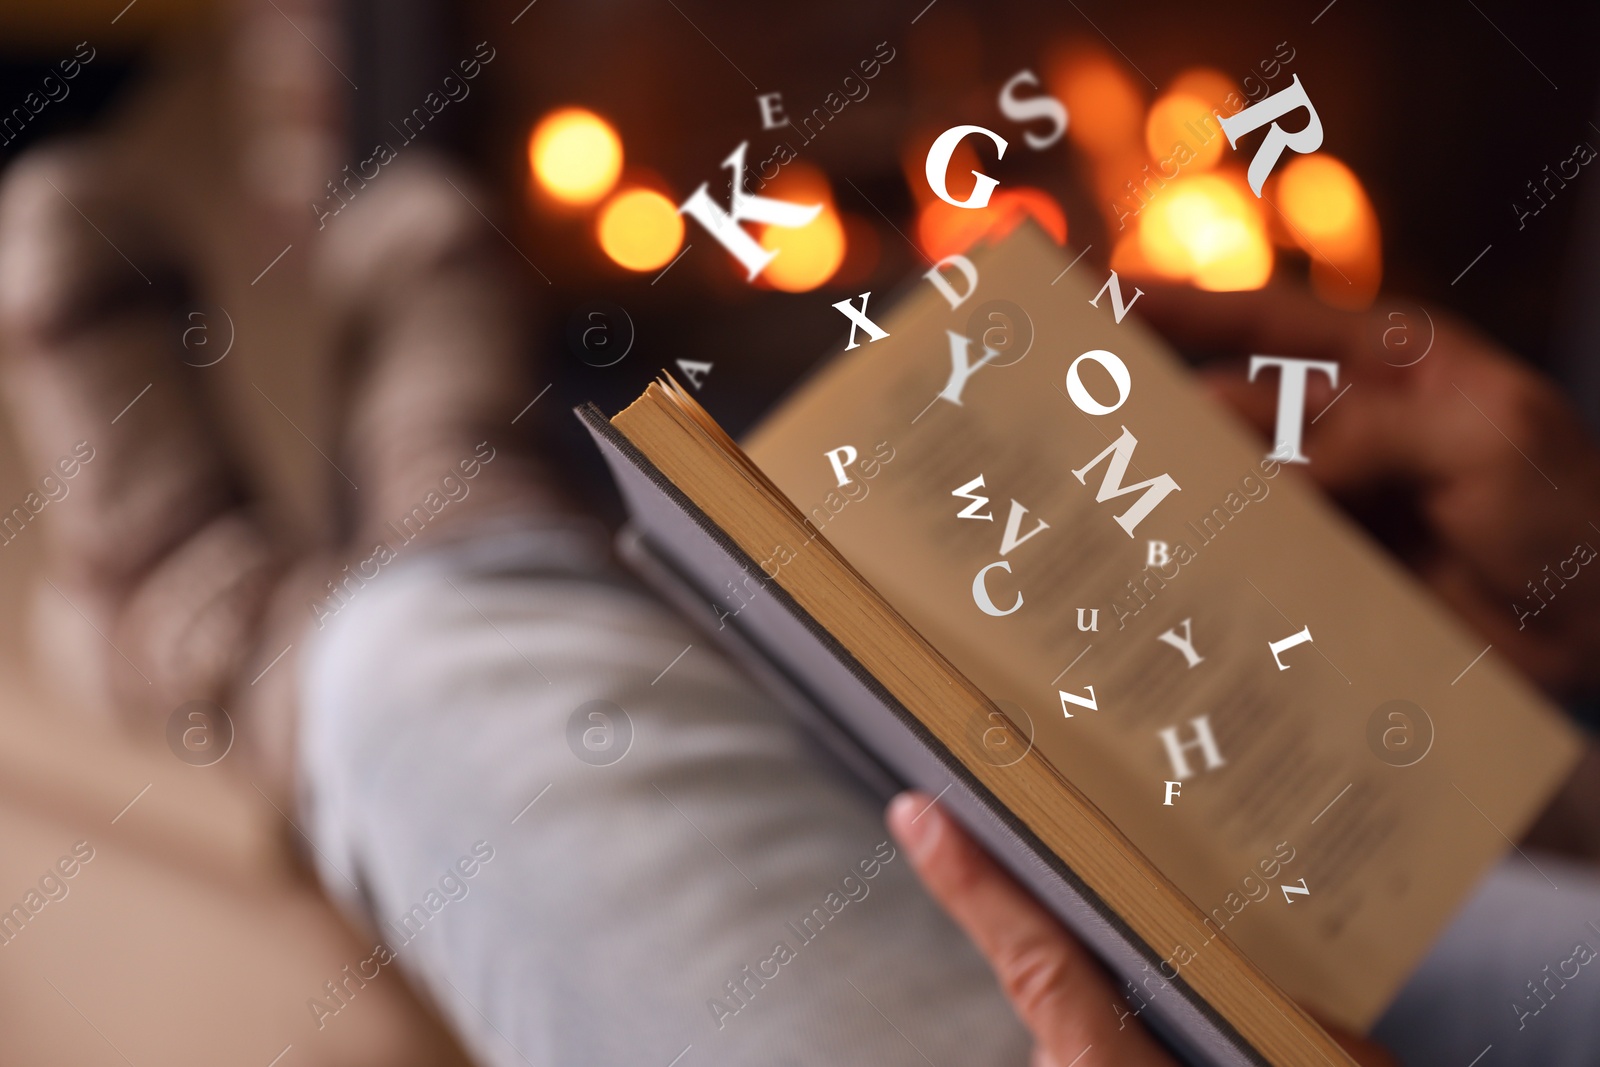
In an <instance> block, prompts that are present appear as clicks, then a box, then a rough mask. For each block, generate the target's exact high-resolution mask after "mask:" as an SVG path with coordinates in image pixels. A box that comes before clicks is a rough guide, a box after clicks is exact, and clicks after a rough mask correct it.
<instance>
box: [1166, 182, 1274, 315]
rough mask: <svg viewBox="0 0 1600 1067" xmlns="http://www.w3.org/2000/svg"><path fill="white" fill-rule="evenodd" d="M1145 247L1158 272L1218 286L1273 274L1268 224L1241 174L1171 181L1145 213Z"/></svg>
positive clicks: (1261, 280)
mask: <svg viewBox="0 0 1600 1067" xmlns="http://www.w3.org/2000/svg"><path fill="white" fill-rule="evenodd" d="M1139 251H1140V252H1141V253H1142V257H1141V258H1142V259H1143V260H1144V261H1145V262H1147V263H1148V264H1149V266H1150V269H1151V271H1152V272H1154V273H1155V274H1158V275H1160V276H1162V277H1166V278H1172V279H1176V280H1180V281H1188V282H1191V283H1193V284H1194V285H1195V286H1197V287H1199V288H1201V289H1207V290H1210V291H1213V292H1222V291H1230V290H1236V289H1259V288H1261V287H1262V286H1263V285H1265V284H1266V283H1267V279H1268V278H1269V277H1270V276H1271V274H1272V246H1271V244H1270V243H1269V242H1268V240H1267V234H1266V227H1265V226H1264V224H1263V222H1262V219H1261V215H1260V213H1259V212H1258V210H1257V208H1256V207H1255V205H1254V204H1253V202H1252V200H1251V199H1250V197H1249V194H1248V192H1247V191H1245V189H1243V188H1242V186H1241V183H1239V182H1238V180H1237V178H1236V176H1234V177H1230V176H1228V175H1223V174H1195V175H1187V176H1184V177H1180V178H1178V179H1176V180H1175V181H1173V182H1171V183H1169V184H1168V186H1167V187H1166V188H1165V189H1163V190H1161V192H1160V194H1159V195H1158V196H1156V197H1155V198H1154V200H1152V202H1151V203H1150V204H1149V205H1148V206H1146V207H1145V209H1144V211H1143V212H1142V213H1141V214H1140V215H1139Z"/></svg>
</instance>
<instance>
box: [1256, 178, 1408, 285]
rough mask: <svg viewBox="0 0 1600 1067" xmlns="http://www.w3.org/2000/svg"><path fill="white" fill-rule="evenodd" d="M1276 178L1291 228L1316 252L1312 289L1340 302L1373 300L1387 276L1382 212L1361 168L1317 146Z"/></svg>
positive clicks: (1278, 196) (1291, 232)
mask: <svg viewBox="0 0 1600 1067" xmlns="http://www.w3.org/2000/svg"><path fill="white" fill-rule="evenodd" d="M1275 181H1276V187H1275V190H1274V191H1275V194H1276V195H1275V196H1273V197H1272V198H1273V199H1274V200H1275V202H1276V203H1277V205H1278V208H1279V210H1281V211H1282V212H1283V217H1284V220H1285V223H1286V226H1285V228H1286V229H1287V230H1288V232H1289V236H1290V238H1291V239H1292V240H1293V241H1294V243H1295V244H1297V245H1299V246H1300V247H1301V248H1302V249H1303V250H1304V251H1305V253H1306V255H1308V256H1310V257H1311V288H1312V290H1313V291H1315V292H1316V294H1317V295H1318V296H1319V297H1321V298H1322V299H1323V300H1324V301H1325V302H1327V303H1329V304H1332V305H1334V306H1335V307H1343V308H1352V309H1360V308H1364V307H1368V306H1370V305H1371V304H1372V301H1373V300H1374V299H1375V298H1376V297H1377V295H1378V287H1379V284H1380V283H1381V282H1382V280H1383V249H1382V240H1381V239H1380V237H1379V233H1378V215H1377V212H1376V211H1374V210H1373V207H1372V201H1371V200H1369V199H1368V198H1367V193H1366V190H1365V189H1363V188H1362V187H1361V182H1360V180H1359V179H1358V178H1357V177H1356V176H1355V173H1354V172H1353V171H1351V170H1350V168H1349V167H1347V166H1345V165H1344V164H1343V163H1341V162H1340V161H1339V160H1338V159H1336V158H1334V157H1333V156H1331V155H1328V154H1327V153H1326V152H1317V153H1315V154H1313V155H1309V156H1296V157H1295V158H1294V159H1293V160H1291V161H1289V163H1288V164H1287V165H1286V166H1285V167H1284V168H1283V171H1282V174H1281V175H1280V176H1279V177H1277V178H1276V179H1275ZM1270 188H1271V187H1269V189H1270ZM1269 195H1270V194H1269Z"/></svg>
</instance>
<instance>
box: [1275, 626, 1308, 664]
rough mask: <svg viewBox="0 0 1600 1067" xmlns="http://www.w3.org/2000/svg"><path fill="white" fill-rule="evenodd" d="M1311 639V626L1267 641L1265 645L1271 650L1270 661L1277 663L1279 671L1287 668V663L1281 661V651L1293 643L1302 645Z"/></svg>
mask: <svg viewBox="0 0 1600 1067" xmlns="http://www.w3.org/2000/svg"><path fill="white" fill-rule="evenodd" d="M1310 640H1311V627H1309V626H1306V627H1303V628H1302V629H1301V630H1300V632H1299V633H1297V634H1290V635H1289V636H1288V637H1285V638H1284V639H1283V640H1282V641H1268V642H1267V647H1268V648H1270V649H1271V650H1272V661H1273V662H1274V663H1276V664H1277V665H1278V669H1279V670H1280V671H1286V670H1288V669H1289V666H1290V665H1289V664H1287V663H1285V662H1283V653H1284V652H1285V651H1287V650H1289V649H1291V648H1293V647H1294V646H1295V645H1303V644H1305V643H1306V642H1307V641H1310Z"/></svg>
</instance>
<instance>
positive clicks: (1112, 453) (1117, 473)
mask: <svg viewBox="0 0 1600 1067" xmlns="http://www.w3.org/2000/svg"><path fill="white" fill-rule="evenodd" d="M1138 443H1139V440H1138V438H1136V437H1134V436H1133V434H1131V433H1129V432H1128V428H1127V427H1126V426H1124V427H1123V428H1122V436H1121V437H1119V438H1117V439H1116V440H1115V441H1113V442H1111V444H1110V445H1109V446H1107V448H1106V450H1105V451H1104V452H1102V453H1100V454H1099V455H1098V456H1096V457H1094V458H1093V459H1091V460H1090V461H1089V462H1088V463H1085V464H1084V465H1083V466H1081V467H1079V468H1078V469H1077V470H1075V471H1073V472H1072V476H1073V477H1074V478H1076V479H1078V481H1080V482H1083V484H1085V485H1087V484H1089V483H1088V482H1085V481H1084V477H1083V476H1084V475H1085V474H1086V473H1088V472H1089V471H1090V470H1093V469H1094V468H1095V467H1096V466H1098V465H1099V463H1100V461H1101V460H1103V459H1107V458H1109V460H1110V462H1108V463H1107V464H1106V475H1105V477H1104V478H1103V479H1101V481H1100V488H1099V489H1097V490H1096V491H1095V494H1094V499H1095V503H1097V504H1098V503H1103V502H1104V501H1107V500H1110V499H1111V498H1112V497H1118V496H1127V495H1128V494H1129V493H1137V492H1140V490H1143V493H1142V495H1141V496H1140V497H1139V499H1138V500H1135V501H1134V502H1133V506H1132V507H1130V508H1129V509H1128V510H1127V511H1124V512H1123V513H1122V514H1121V515H1118V516H1117V525H1118V526H1121V527H1122V529H1123V531H1124V532H1125V533H1126V534H1127V535H1128V536H1129V537H1132V536H1133V531H1134V529H1135V528H1136V527H1137V526H1138V525H1139V523H1141V522H1143V521H1144V519H1145V517H1146V516H1147V515H1149V514H1150V512H1152V511H1154V510H1155V506H1156V505H1157V504H1159V503H1161V501H1163V500H1165V499H1166V497H1167V494H1168V493H1171V492H1174V491H1180V487H1179V485H1178V483H1177V482H1175V481H1173V480H1172V475H1170V474H1158V475H1157V476H1156V477H1154V478H1149V479H1146V480H1145V481H1142V482H1134V483H1133V484H1132V485H1123V484H1122V479H1123V477H1124V476H1125V475H1126V474H1127V473H1128V462H1129V460H1131V459H1132V458H1133V449H1134V446H1135V445H1137V444H1138Z"/></svg>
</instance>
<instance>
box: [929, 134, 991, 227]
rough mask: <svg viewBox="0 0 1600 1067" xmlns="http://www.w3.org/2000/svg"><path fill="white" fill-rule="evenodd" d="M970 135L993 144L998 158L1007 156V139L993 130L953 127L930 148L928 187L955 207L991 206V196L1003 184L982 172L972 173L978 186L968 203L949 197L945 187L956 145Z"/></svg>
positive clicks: (974, 187) (973, 190) (975, 187)
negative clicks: (980, 136)
mask: <svg viewBox="0 0 1600 1067" xmlns="http://www.w3.org/2000/svg"><path fill="white" fill-rule="evenodd" d="M969 133H981V134H983V135H984V136H985V137H987V138H989V140H991V141H993V142H994V146H995V149H996V150H997V155H998V156H999V158H1001V159H1004V158H1005V157H1006V139H1005V138H1004V137H1001V136H1000V135H999V134H998V133H995V132H994V131H993V130H989V129H985V128H984V127H982V126H952V127H950V128H949V129H948V130H946V131H944V132H943V133H941V134H940V135H939V136H938V137H937V138H936V139H935V140H934V142H933V147H931V148H929V149H928V161H927V165H926V166H925V167H924V168H923V170H924V173H926V175H927V178H928V188H930V189H932V190H933V195H934V196H937V197H938V198H939V199H940V200H943V201H944V202H945V203H947V204H949V205H950V206H952V207H969V208H979V207H988V206H989V194H990V193H992V192H994V187H995V186H997V185H999V184H1000V183H999V182H997V181H995V180H994V179H993V178H991V177H989V176H988V175H987V174H984V173H982V172H981V171H976V170H975V171H973V172H972V176H973V177H974V178H976V179H978V184H977V185H975V186H973V188H972V195H971V196H969V197H967V198H966V199H965V200H957V199H955V198H954V197H952V196H951V195H950V190H949V189H947V188H945V184H944V179H945V172H946V171H948V170H949V169H950V157H951V156H952V155H954V154H955V150H956V145H957V144H959V143H960V142H961V139H962V138H963V137H965V136H966V135H967V134H969Z"/></svg>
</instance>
